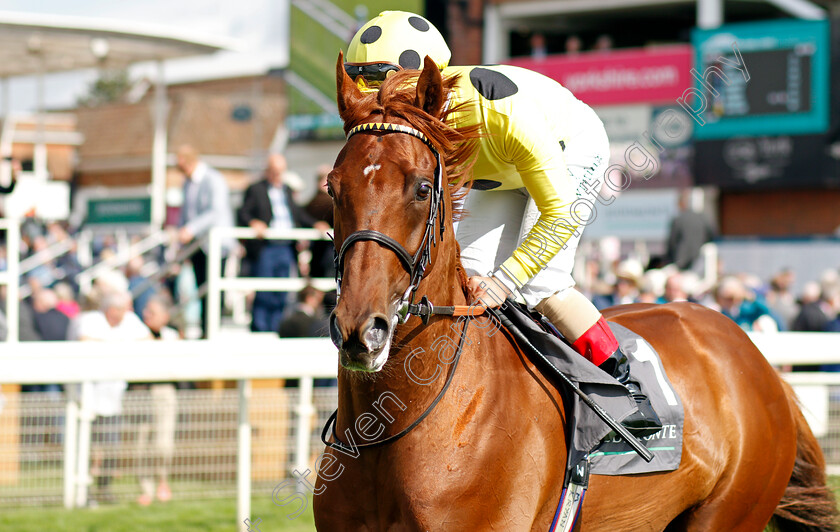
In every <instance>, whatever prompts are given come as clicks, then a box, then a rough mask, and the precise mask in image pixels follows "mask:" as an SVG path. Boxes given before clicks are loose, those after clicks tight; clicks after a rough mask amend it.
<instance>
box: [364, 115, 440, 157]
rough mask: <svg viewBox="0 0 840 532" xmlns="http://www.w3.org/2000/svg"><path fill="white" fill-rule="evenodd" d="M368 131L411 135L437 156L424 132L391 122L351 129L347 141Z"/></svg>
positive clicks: (371, 123)
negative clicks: (357, 134)
mask: <svg viewBox="0 0 840 532" xmlns="http://www.w3.org/2000/svg"><path fill="white" fill-rule="evenodd" d="M366 131H384V132H386V133H405V134H406V135H411V136H412V137H416V138H418V139H420V140H422V141H423V143H424V144H425V145H426V146H428V147H429V148H431V150H432V152H433V153H434V154H435V155H437V153H438V151H437V148H435V147H434V145H433V144H432V142H431V141H430V140H429V137H427V136H426V135H425V134H423V132H422V131H419V130H417V129H414V128H413V127H408V126H403V125H402V124H392V123H390V122H368V123H367V124H359V125H358V126H356V127H354V128H351V129H350V131H348V132H347V140H349V139H350V137H352V136H353V135H355V134H356V133H363V132H366Z"/></svg>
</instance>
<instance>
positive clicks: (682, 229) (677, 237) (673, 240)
mask: <svg viewBox="0 0 840 532" xmlns="http://www.w3.org/2000/svg"><path fill="white" fill-rule="evenodd" d="M690 199H691V198H690V191H683V192H682V193H681V194H680V198H679V209H680V212H679V214H677V215H676V216H675V217H674V219H673V220H671V227H670V230H669V231H668V250H667V257H666V260H667V261H668V263H674V264H676V265H677V268H679V269H681V270H688V269H691V268H692V267H693V265H694V262H695V261H696V260H697V258H698V257H699V256H700V248H701V247H702V246H703V244H705V243H706V242H709V241H711V240H713V239H714V238H715V229H714V227H713V226H712V223H711V221H710V220H709V219H708V218H707V217H706V216H705V215H704V214H703V213H699V212H695V211H694V210H692V209H691V207H690Z"/></svg>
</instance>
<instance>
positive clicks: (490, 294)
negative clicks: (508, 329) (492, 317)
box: [467, 275, 511, 308]
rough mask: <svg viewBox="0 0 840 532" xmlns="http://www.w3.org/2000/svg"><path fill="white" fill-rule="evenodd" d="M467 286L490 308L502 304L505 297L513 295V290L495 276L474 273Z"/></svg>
mask: <svg viewBox="0 0 840 532" xmlns="http://www.w3.org/2000/svg"><path fill="white" fill-rule="evenodd" d="M467 286H468V287H469V289H470V292H472V295H473V297H475V298H476V299H477V300H478V301H479V302H480V303H482V304H483V305H484V306H485V307H488V308H498V307H500V306H502V304H503V303H504V302H505V299H506V298H507V297H508V296H509V295H511V291H510V290H508V288H507V287H506V286H505V285H503V284H502V283H501V282H499V281H498V280H497V279H496V278H495V277H483V276H481V275H474V276H472V277H470V279H469V281H468V282H467Z"/></svg>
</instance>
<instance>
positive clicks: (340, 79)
mask: <svg viewBox="0 0 840 532" xmlns="http://www.w3.org/2000/svg"><path fill="white" fill-rule="evenodd" d="M335 85H336V90H337V95H336V96H337V101H338V114H339V115H340V116H341V119H342V120H345V121H346V120H347V119H346V117H345V113H346V112H347V110H348V109H350V108H351V107H353V106H354V105H355V104H356V102H358V101H359V100H360V99H362V97H363V96H362V91H360V90H359V87H358V86H356V83H355V82H354V81H353V80H352V79H350V76H349V75H348V74H347V72H345V70H344V52H338V62H337V63H336V65H335Z"/></svg>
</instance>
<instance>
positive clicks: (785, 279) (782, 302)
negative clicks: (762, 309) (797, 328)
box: [765, 268, 799, 330]
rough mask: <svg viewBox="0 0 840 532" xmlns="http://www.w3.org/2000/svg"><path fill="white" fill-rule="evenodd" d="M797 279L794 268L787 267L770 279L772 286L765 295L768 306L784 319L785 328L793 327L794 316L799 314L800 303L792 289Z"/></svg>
mask: <svg viewBox="0 0 840 532" xmlns="http://www.w3.org/2000/svg"><path fill="white" fill-rule="evenodd" d="M795 281H796V276H795V274H794V273H793V270H790V269H788V268H785V269H784V270H782V271H780V272H779V273H777V274H776V275H774V276H773V278H772V279H770V288H769V290H767V295H766V297H765V299H766V301H767V306H768V307H769V308H770V310H772V311H773V313H774V314H775V315H776V316H778V318H779V319H780V320H781V321H782V324H783V325H784V327H785V330H789V329H790V328H791V326H792V325H793V320H794V318H796V316H797V315H798V314H799V304H798V303H797V302H796V297H795V296H794V295H793V291H792V288H793V285H794V283H795Z"/></svg>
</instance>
